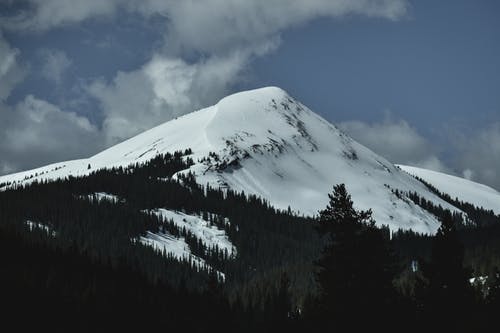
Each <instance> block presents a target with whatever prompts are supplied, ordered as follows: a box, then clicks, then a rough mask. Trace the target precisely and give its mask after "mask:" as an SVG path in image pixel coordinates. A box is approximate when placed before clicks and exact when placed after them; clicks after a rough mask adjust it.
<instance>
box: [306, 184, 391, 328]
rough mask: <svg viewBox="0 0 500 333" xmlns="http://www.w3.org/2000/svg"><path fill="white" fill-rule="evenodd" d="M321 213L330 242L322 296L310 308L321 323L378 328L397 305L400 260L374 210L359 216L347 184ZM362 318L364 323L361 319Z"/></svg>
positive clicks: (321, 269)
mask: <svg viewBox="0 0 500 333" xmlns="http://www.w3.org/2000/svg"><path fill="white" fill-rule="evenodd" d="M329 198H330V202H329V204H328V206H327V207H326V209H325V210H323V211H320V216H319V230H320V233H321V234H323V236H324V237H325V238H326V241H327V242H328V243H327V245H326V246H325V247H324V250H323V252H322V256H321V259H320V260H319V261H318V262H317V266H318V273H317V281H318V283H319V285H320V287H321V296H320V299H319V301H318V307H317V309H309V314H308V315H309V316H310V317H312V318H314V319H316V320H315V321H316V324H318V323H319V324H320V325H323V324H331V325H335V326H336V327H341V326H346V327H351V328H352V327H358V328H359V327H360V326H363V325H365V324H370V325H374V323H375V321H378V320H387V318H386V319H384V318H383V315H384V312H385V310H386V309H387V308H388V306H389V305H390V303H391V302H392V301H393V300H394V292H393V291H394V288H393V286H392V280H393V278H394V276H395V264H394V263H395V258H394V256H393V254H392V251H391V250H390V248H389V246H388V239H387V238H386V236H385V234H384V233H383V232H382V231H381V230H380V229H377V228H376V227H375V221H374V220H373V219H372V217H371V211H370V210H368V211H357V210H356V209H354V207H353V202H352V200H351V196H350V195H349V194H348V193H347V190H346V188H345V185H344V184H340V185H336V186H334V190H333V193H332V194H329ZM312 312H314V313H315V314H312ZM360 315H361V316H363V317H364V320H362V321H359V320H358V319H357V318H358V317H359V316H360Z"/></svg>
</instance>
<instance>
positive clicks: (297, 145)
mask: <svg viewBox="0 0 500 333" xmlns="http://www.w3.org/2000/svg"><path fill="white" fill-rule="evenodd" d="M185 149H191V151H192V154H191V155H190V156H189V157H190V158H192V159H193V161H194V164H193V165H191V166H190V167H189V168H188V169H186V170H182V171H180V172H179V173H177V174H175V175H174V176H173V178H176V177H179V175H180V174H184V175H185V174H187V173H188V172H191V173H193V174H194V175H195V178H196V182H197V183H199V184H202V185H205V184H207V183H208V184H210V185H211V186H214V187H221V188H230V189H233V190H235V191H244V192H245V193H247V194H255V195H258V196H260V197H262V198H265V199H266V200H268V201H269V202H270V203H271V204H272V205H274V206H275V207H277V208H281V209H288V208H289V207H290V209H291V210H293V211H295V212H297V213H298V214H304V215H314V214H316V213H317V212H318V210H320V209H323V208H324V207H325V205H326V204H327V201H328V196H327V194H328V193H329V192H331V189H332V186H333V185H334V184H338V183H345V184H346V187H347V189H348V191H349V193H350V194H351V195H352V198H353V201H354V203H355V206H356V207H357V208H359V209H372V210H373V217H374V218H375V220H376V222H377V224H378V225H387V226H389V227H390V228H391V229H392V230H396V229H412V230H414V231H418V232H423V233H431V234H432V233H435V232H436V230H437V228H438V227H439V222H438V220H437V218H436V217H435V216H434V215H433V214H431V213H430V212H429V211H426V210H424V209H423V208H421V207H419V206H418V205H416V204H415V203H414V202H413V201H411V200H409V199H408V196H407V194H408V193H410V192H412V193H417V194H418V195H419V196H420V197H422V198H425V199H427V200H429V201H431V202H433V203H434V204H435V205H436V206H439V205H440V206H442V207H443V208H445V209H450V210H452V211H455V212H461V211H460V209H459V208H456V207H455V206H453V205H451V204H450V203H448V202H446V201H444V200H443V199H441V198H440V197H439V196H438V195H436V194H435V193H434V192H433V191H431V190H430V189H429V188H428V187H427V186H426V185H425V184H423V183H422V182H420V181H419V180H417V179H415V178H414V177H412V176H411V175H410V174H409V173H407V172H405V171H403V170H401V169H400V168H399V167H396V166H395V165H393V164H391V163H390V162H389V161H387V160H386V159H384V158H383V157H381V156H379V155H377V154H376V153H374V152H373V151H371V150H369V149H368V148H366V147H364V146H363V145H361V144H359V143H357V142H356V141H354V140H353V139H352V138H350V137H349V136H348V135H346V134H345V133H343V132H342V131H341V130H340V129H338V128H337V127H336V126H334V125H333V124H331V123H329V122H328V121H326V120H325V119H323V118H322V117H320V116H319V115H318V114H315V113H314V112H312V111H311V110H310V109H308V108H307V107H306V106H304V105H303V104H301V103H300V102H299V101H297V100H295V99H294V98H292V97H291V96H289V95H288V94H287V93H286V92H285V91H283V90H282V89H280V88H276V87H266V88H261V89H256V90H251V91H245V92H240V93H237V94H234V95H230V96H228V97H225V98H223V99H222V100H220V101H219V102H218V103H217V104H216V105H214V106H211V107H208V108H205V109H202V110H199V111H196V112H193V113H190V114H187V115H185V116H182V117H179V118H176V119H174V120H171V121H168V122H166V123H164V124H162V125H159V126H157V127H155V128H152V129H150V130H148V131H145V132H144V133H141V134H139V135H137V136H135V137H133V138H131V139H128V140H126V141H124V142H122V143H120V144H117V145H116V146H113V147H111V148H109V149H107V150H105V151H103V152H101V153H99V154H97V155H95V156H92V157H90V158H87V159H81V160H73V161H67V162H61V163H55V164H51V165H48V166H46V167H42V168H38V169H34V170H30V171H25V172H20V173H16V174H12V175H7V176H2V177H0V188H1V187H2V186H3V187H4V188H6V187H9V186H10V187H12V186H16V184H26V183H31V182H33V181H35V180H53V179H58V178H65V177H67V176H70V175H72V176H85V175H88V174H90V173H91V172H92V171H95V170H98V169H102V168H111V167H118V166H128V165H130V164H135V163H144V162H146V161H149V160H151V159H152V158H154V157H155V156H157V155H158V154H164V153H166V152H174V151H180V150H182V151H184V150H185ZM402 168H403V169H404V168H405V167H402ZM406 170H408V171H410V173H411V170H410V169H406ZM438 178H439V177H438ZM2 184H3V185H2ZM440 184H441V183H440ZM464 186H465V187H464V189H466V190H467V189H468V186H467V185H464ZM473 188H474V190H471V192H470V193H471V197H467V199H468V200H471V202H473V203H474V202H476V201H475V197H476V196H480V195H482V194H481V193H483V189H481V188H480V187H477V186H474V187H473ZM446 189H450V188H449V187H446V188H445V190H446ZM396 190H397V191H398V192H397V193H395V191H396ZM453 193H455V192H453ZM478 193H479V194H478ZM450 195H451V193H450ZM492 195H493V197H494V193H493V194H492ZM453 196H454V194H453Z"/></svg>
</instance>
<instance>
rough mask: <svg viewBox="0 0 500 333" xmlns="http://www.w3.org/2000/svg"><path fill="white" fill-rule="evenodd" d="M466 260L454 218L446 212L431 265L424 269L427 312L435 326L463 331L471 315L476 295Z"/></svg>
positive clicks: (435, 244) (437, 236)
mask: <svg viewBox="0 0 500 333" xmlns="http://www.w3.org/2000/svg"><path fill="white" fill-rule="evenodd" d="M463 260H464V247H463V245H462V243H461V242H460V241H459V239H458V237H457V232H456V227H455V223H454V220H453V216H452V214H451V213H447V214H445V215H444V216H443V218H442V219H441V226H440V228H439V230H438V232H437V234H436V235H435V237H434V239H433V242H432V253H431V260H430V263H429V264H428V265H426V266H424V274H425V275H426V277H427V279H428V281H429V283H428V287H427V291H426V300H424V311H425V315H426V317H427V320H428V321H429V322H432V323H434V324H433V325H435V326H436V327H442V328H444V327H453V326H456V327H457V328H460V329H463V328H464V327H463V324H464V323H465V321H466V320H465V318H470V317H471V316H472V314H471V309H472V305H473V301H474V294H473V288H472V286H471V284H470V283H469V277H470V272H469V271H468V270H466V269H465V268H464V267H463Z"/></svg>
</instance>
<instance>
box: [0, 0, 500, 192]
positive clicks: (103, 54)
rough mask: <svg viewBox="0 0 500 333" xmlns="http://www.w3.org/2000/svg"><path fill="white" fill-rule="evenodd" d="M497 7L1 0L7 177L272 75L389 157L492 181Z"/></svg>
mask: <svg viewBox="0 0 500 333" xmlns="http://www.w3.org/2000/svg"><path fill="white" fill-rule="evenodd" d="M499 16H500V3H499V2H498V1H486V0H484V1H473V0H468V1H466V0H448V1H430V0H419V1H405V0H372V1H371V0H352V1H344V0H332V1H326V0H314V1H299V0H297V1H293V0H292V1H278V0H277V1H273V2H269V1H260V0H256V1H251V2H250V1H238V0H226V1H222V0H206V1H199V2H196V1H193V2H179V1H157V0H145V1H133V0H109V1H105V2H103V1H99V0H88V1H82V2H78V3H75V2H73V1H69V0H43V1H42V0H29V1H10V0H0V156H2V158H0V174H1V173H9V172H14V171H17V170H21V169H26V168H32V167H35V166H39V165H43V164H46V163H50V162H55V161H59V160H64V159H71V158H78V157H85V156H88V155H91V154H93V153H96V152H98V151H99V150H101V149H103V148H105V147H107V146H109V145H112V144H114V143H116V142H119V141H120V140H123V139H125V138H127V137H130V136H132V135H134V134H136V133H139V132H141V131H143V130H145V129H147V128H150V127H152V126H154V125H156V124H159V123H161V122H163V121H167V120H169V119H171V118H172V117H175V116H178V115H181V114H184V113H187V112H189V111H192V110H194V109H197V108H201V107H204V106H208V105H211V104H214V103H216V102H217V100H218V99H220V98H221V97H223V96H225V95H227V94H229V93H232V92H236V91H239V90H245V89H251V88H255V87H261V86H268V85H276V86H280V87H282V88H284V89H285V90H287V91H288V92H289V93H290V94H292V95H293V96H295V97H296V98H298V99H299V100H301V101H302V102H303V103H304V104H306V105H307V106H309V107H310V108H311V109H313V110H314V111H316V112H318V113H319V114H321V115H322V116H323V117H325V118H326V119H328V120H330V121H332V122H334V123H336V124H338V125H339V126H340V127H342V128H343V129H344V130H345V131H346V132H348V133H349V134H350V135H351V136H353V137H354V138H355V139H357V140H358V141H360V142H361V143H363V144H365V145H367V146H368V147H370V148H372V149H373V150H375V151H376V152H378V153H380V154H381V155H383V156H385V157H386V158H388V159H389V160H391V161H392V162H394V163H403V164H412V165H417V166H423V167H428V168H432V169H435V170H441V171H445V172H449V173H454V174H458V175H461V176H465V177H468V178H471V179H473V180H477V181H480V182H484V183H486V184H489V185H491V186H493V187H495V188H497V189H500V176H498V175H497V170H498V169H499V166H500V17H499Z"/></svg>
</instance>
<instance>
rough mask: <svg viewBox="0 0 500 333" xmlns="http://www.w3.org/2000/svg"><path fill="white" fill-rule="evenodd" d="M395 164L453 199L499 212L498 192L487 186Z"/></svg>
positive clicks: (499, 200) (499, 196)
mask: <svg viewBox="0 0 500 333" xmlns="http://www.w3.org/2000/svg"><path fill="white" fill-rule="evenodd" d="M397 166H398V167H399V168H401V169H402V170H404V171H406V172H408V173H409V174H410V175H413V176H416V177H418V178H420V179H422V180H424V181H425V182H427V183H429V184H431V185H432V186H434V187H435V188H437V189H438V190H439V191H441V192H443V193H446V194H448V195H449V196H450V197H451V198H453V199H455V198H456V199H458V200H459V201H464V202H468V203H471V204H473V205H474V206H476V207H479V208H483V209H486V210H492V211H493V212H494V213H495V214H497V215H498V214H500V192H498V191H497V190H495V189H493V188H491V187H489V186H486V185H483V184H479V183H476V182H473V181H470V180H468V179H464V178H460V177H456V176H452V175H448V174H445V173H442V172H437V171H432V170H427V169H422V168H417V167H413V166H408V165H397Z"/></svg>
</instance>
